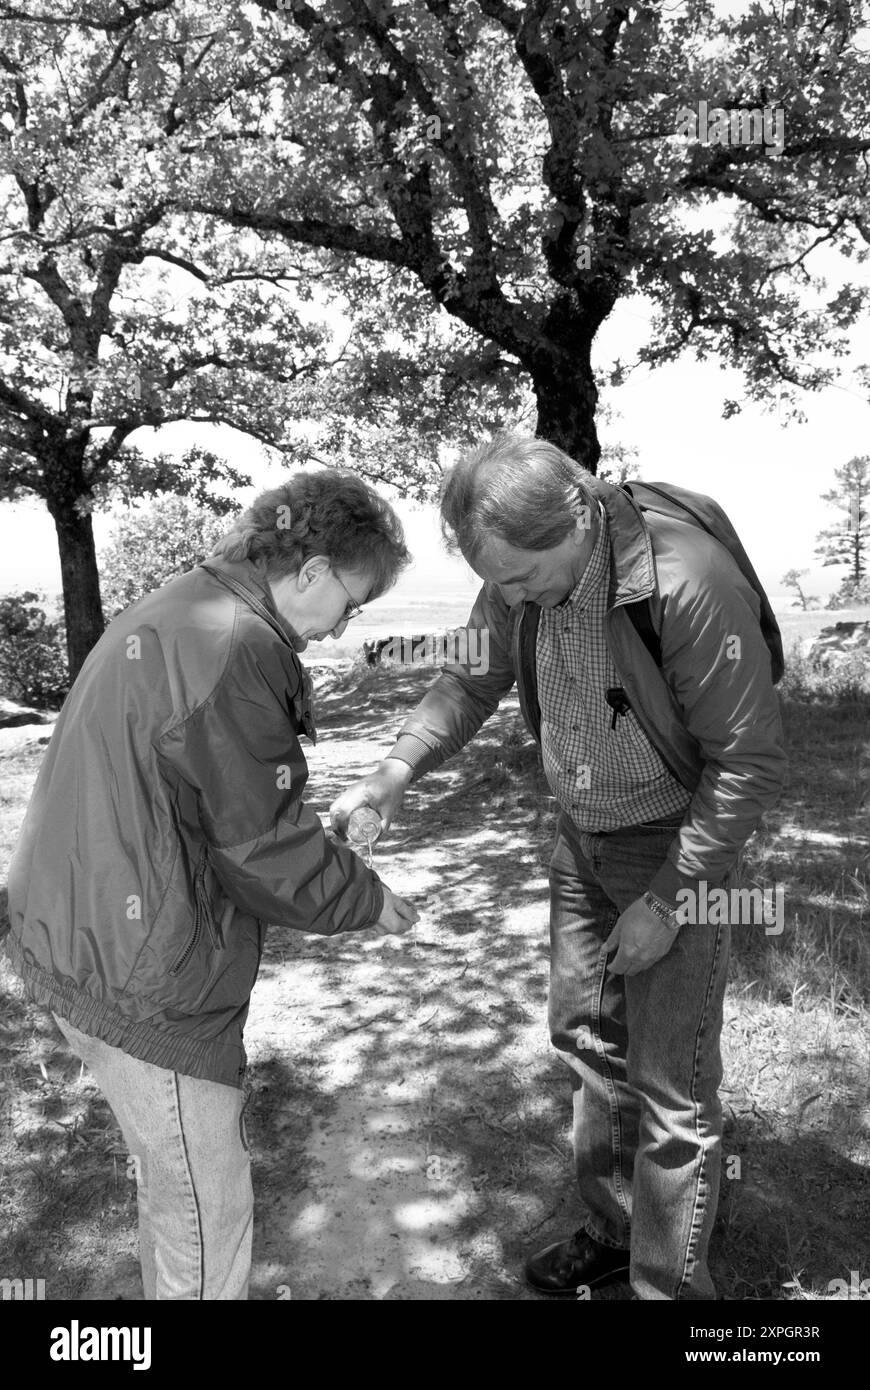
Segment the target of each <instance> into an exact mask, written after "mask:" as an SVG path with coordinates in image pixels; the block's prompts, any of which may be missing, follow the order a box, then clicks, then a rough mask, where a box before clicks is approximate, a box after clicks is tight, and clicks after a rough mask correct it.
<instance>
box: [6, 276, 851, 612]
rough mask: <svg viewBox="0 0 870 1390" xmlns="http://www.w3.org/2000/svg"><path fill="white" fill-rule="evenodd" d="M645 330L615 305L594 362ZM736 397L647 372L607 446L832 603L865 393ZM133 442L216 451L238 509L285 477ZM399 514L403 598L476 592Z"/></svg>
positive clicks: (720, 376) (19, 585) (625, 401)
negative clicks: (691, 498) (836, 533)
mask: <svg viewBox="0 0 870 1390" xmlns="http://www.w3.org/2000/svg"><path fill="white" fill-rule="evenodd" d="M646 319H647V312H646V306H645V305H644V304H643V302H642V301H634V300H633V301H629V302H626V303H622V304H620V305H619V306H618V307H617V308H616V310H615V311H614V313H613V315H612V316H611V319H610V320H609V321H608V323H607V324H606V325H605V327H604V329H603V331H602V334H601V335H600V341H599V344H598V349H599V351H598V358H599V362H600V363H604V362H605V361H607V360H609V359H610V358H612V357H614V356H616V355H617V354H618V355H619V356H620V357H622V358H623V359H625V358H627V357H630V356H632V354H633V351H634V350H635V348H636V345H637V341H638V339H639V337H642V336H643V333H644V331H645V328H646ZM861 360H863V361H865V362H866V361H868V360H870V328H866V327H865V330H864V333H863V343H861V344H858V352H857V354H856V358H855V361H856V363H857V362H860V361H861ZM741 396H742V391H741V381H740V377H739V374H738V373H736V372H733V371H726V370H723V369H721V368H719V367H718V366H717V365H716V364H715V363H713V362H706V363H697V362H693V361H686V362H681V363H676V364H673V365H670V366H668V367H664V368H659V369H657V370H656V371H654V372H652V371H649V370H647V369H643V370H642V371H638V372H637V373H636V374H635V375H634V376H632V377H630V378H629V380H628V382H627V383H626V385H625V386H623V387H621V388H620V389H619V390H618V391H615V392H613V393H612V396H611V400H612V403H613V405H614V407H615V408H616V410H617V411H618V412H619V417H618V418H616V419H615V420H614V422H613V424H612V425H611V426H610V427H609V428H610V430H611V431H612V434H613V437H614V439H618V440H619V441H621V442H622V443H623V444H629V445H633V446H634V447H635V448H636V449H637V450H638V455H637V472H638V474H639V476H640V477H642V478H646V479H647V480H649V481H656V480H660V481H666V482H672V483H678V484H681V485H682V486H684V487H689V488H694V489H695V490H696V491H698V492H706V493H708V494H710V495H711V496H713V497H715V498H716V499H717V501H719V502H720V503H721V504H722V506H723V507H724V508H725V510H726V511H727V512H728V514H729V516H730V517H731V519H732V521H733V522H734V524H735V526H736V527H737V530H738V532H739V534H740V536H741V539H742V540H743V542H744V545H745V546H746V549H747V551H748V552H749V555H750V558H751V559H752V561H753V564H754V565H755V567H756V569H757V570H758V573H759V576H760V578H761V580H762V582H763V583H764V584H765V586H766V587H767V589H768V592H769V593H770V595H771V597H775V596H777V595H779V594H780V593H781V592H782V586H781V584H780V582H779V581H780V579H781V576H782V575H783V574H784V573H785V572H786V570H788V569H791V568H797V569H804V568H807V567H808V568H809V569H810V571H811V573H810V575H809V577H808V580H807V585H808V588H807V592H810V593H815V594H819V595H821V596H824V595H827V594H829V593H830V592H832V590H833V589H835V588H836V587H837V585H838V583H839V581H840V579H841V578H842V576H843V574H844V572H845V571H844V570H842V569H840V568H833V567H828V568H823V567H822V566H821V565H819V563H818V562H817V561H816V560H815V559H814V556H813V546H814V542H815V538H816V535H817V533H818V531H819V530H821V528H822V527H823V526H828V525H831V524H832V523H833V521H834V520H835V514H834V512H833V510H832V509H831V508H829V507H826V506H824V505H822V504H821V503H820V502H819V495H820V493H822V492H825V491H827V490H828V489H829V488H830V487H831V486H832V485H833V482H834V476H833V475H834V469H835V468H837V467H840V466H842V464H844V463H845V462H846V461H847V460H848V459H850V458H852V457H853V456H854V455H856V454H867V453H870V402H868V400H867V397H866V391H865V393H864V394H862V393H861V390H860V388H859V387H858V385H857V384H856V383H855V382H854V381H853V380H851V379H850V377H849V375H848V370H847V374H846V377H845V379H844V384H843V386H842V387H840V388H831V389H829V390H827V391H824V392H822V393H820V394H819V395H809V396H807V398H806V414H807V417H808V418H807V423H806V424H803V425H798V424H794V423H789V424H787V425H783V424H781V423H780V421H779V420H778V418H777V414H776V412H774V413H773V414H765V413H763V412H762V411H761V410H760V409H759V408H757V407H755V406H747V407H746V408H745V409H744V411H743V413H742V414H740V415H737V416H734V417H732V418H731V419H729V420H723V419H722V402H723V400H724V399H725V398H727V397H733V398H736V399H738V400H739V399H740V398H741ZM133 438H134V441H135V442H137V443H139V444H140V447H142V448H143V449H144V450H146V451H147V452H149V453H150V452H151V451H152V450H153V449H156V448H157V447H160V448H164V449H166V450H167V451H170V450H174V449H176V448H177V449H178V451H179V452H180V451H181V450H182V449H184V448H185V447H187V446H188V445H189V444H190V443H192V442H194V441H195V440H199V441H200V442H201V443H205V444H208V445H209V447H212V448H215V449H218V450H219V451H220V452H221V453H223V454H224V456H225V457H227V458H228V459H229V460H230V461H231V462H232V463H234V464H235V465H236V466H237V467H239V468H240V469H242V470H244V471H245V472H247V473H249V474H250V475H251V477H253V479H254V483H255V488H254V489H253V490H252V491H251V492H250V493H249V494H243V495H241V496H240V499H239V500H240V501H241V502H242V503H247V501H248V500H249V499H250V497H251V496H253V495H254V492H255V491H259V490H261V489H262V488H264V487H267V486H270V485H272V484H273V483H274V482H275V481H276V480H277V479H279V478H280V477H281V473H280V471H279V472H276V471H275V469H274V466H271V465H270V464H269V462H268V460H267V459H266V457H265V455H264V453H263V451H262V450H261V449H260V448H259V446H258V445H256V444H255V443H252V442H250V441H248V440H246V439H245V438H244V437H242V436H240V435H238V434H234V433H233V432H232V431H229V430H212V429H211V428H207V427H203V426H190V425H188V426H174V427H171V428H170V429H167V430H165V431H163V432H162V434H161V436H160V437H159V444H158V436H157V435H156V434H155V432H154V431H151V430H148V431H141V432H140V434H139V437H138V438H136V437H135V436H134V437H133ZM398 510H399V512H400V514H401V516H402V519H403V521H404V522H405V524H406V529H407V532H408V540H409V544H410V546H411V549H412V551H413V553H414V556H415V565H414V568H413V569H412V570H409V571H408V572H407V573H406V574H405V575H404V576H403V578H402V580H401V581H400V583H401V586H402V590H403V591H407V592H408V593H409V594H411V593H414V594H419V593H425V592H427V591H428V592H433V593H434V592H435V591H442V592H443V591H444V590H445V589H451V590H452V589H461V588H465V587H467V589H468V592H469V593H470V594H471V593H473V592H474V590H475V581H474V578H473V576H471V575H470V573H469V571H468V570H467V569H466V567H465V566H464V565H463V564H462V562H461V561H456V560H451V559H449V558H448V557H446V556H445V554H444V552H443V550H442V549H441V543H440V537H439V533H438V524H437V515H436V513H435V509H434V508H424V509H421V508H419V507H416V506H412V505H411V504H407V503H398ZM95 524H96V530H97V542H98V545H99V543H100V541H101V540H102V539H104V538H105V536H106V534H107V531H108V529H109V526H110V522H109V521H108V519H107V518H106V517H102V516H98V517H96V518H95ZM24 588H35V589H37V590H40V591H42V592H45V593H47V594H48V595H49V596H53V595H55V594H57V593H58V592H59V591H60V569H59V565H58V560H57V546H56V541H55V536H54V527H53V524H52V522H51V519H50V518H49V516H48V514H47V513H46V511H45V509H44V508H43V507H42V506H41V504H39V503H38V502H37V501H36V500H32V501H28V502H21V503H16V504H10V503H5V504H2V505H0V593H5V592H8V591H10V590H14V589H24ZM395 597H397V598H398V597H399V594H398V591H397V592H396V594H395Z"/></svg>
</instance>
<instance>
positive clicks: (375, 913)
mask: <svg viewBox="0 0 870 1390" xmlns="http://www.w3.org/2000/svg"><path fill="white" fill-rule="evenodd" d="M372 898H373V900H374V902H373V907H372V918H371V921H369V922H366V923H365V925H366V927H374V926H376V925H377V923H378V922H379V921H380V919H381V913H382V912H383V910H384V885H383V884H382V883H381V880H380V879H379V878H378V876H377V874H374V873H373V874H372Z"/></svg>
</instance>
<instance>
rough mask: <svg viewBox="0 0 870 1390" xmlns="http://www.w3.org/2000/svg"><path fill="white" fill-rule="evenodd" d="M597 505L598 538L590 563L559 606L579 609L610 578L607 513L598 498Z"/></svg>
mask: <svg viewBox="0 0 870 1390" xmlns="http://www.w3.org/2000/svg"><path fill="white" fill-rule="evenodd" d="M595 505H596V507H597V508H598V523H599V524H598V539H597V540H596V542H595V546H594V548H593V551H592V555H591V557H590V559H589V563H588V564H587V566H586V568H585V569H584V571H583V573H582V574H581V576H580V578H579V579H578V580H577V583H576V584H575V585H574V588H573V589H572V590H571V592H570V594H569V595H568V597H567V598H566V599H563V600H562V603H561V604H559V605H558V607H559V608H563V607H566V606H567V605H568V604H571V606H572V607H573V608H578V609H579V608H582V607H584V606H585V605H586V604H587V603H588V602H589V599H590V598H591V597H592V595H593V594H594V593H595V592H596V591H597V589H598V588H599V587H600V586H601V585H602V584H604V583H606V582H607V580H608V578H609V575H610V541H609V537H608V533H607V514H606V513H605V511H604V508H603V507H602V505H601V503H600V502H598V501H597V500H596V503H595Z"/></svg>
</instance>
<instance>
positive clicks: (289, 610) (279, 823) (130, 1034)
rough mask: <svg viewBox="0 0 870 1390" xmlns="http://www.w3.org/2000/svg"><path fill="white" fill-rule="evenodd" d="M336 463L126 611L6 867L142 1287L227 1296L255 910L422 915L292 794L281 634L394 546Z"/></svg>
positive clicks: (27, 958)
mask: <svg viewBox="0 0 870 1390" xmlns="http://www.w3.org/2000/svg"><path fill="white" fill-rule="evenodd" d="M409 558H410V557H409V555H408V551H407V549H406V547H405V542H404V536H403V533H402V528H401V525H400V523H399V521H398V519H397V518H396V516H395V514H394V512H393V511H392V509H391V507H390V506H389V505H388V504H387V503H386V502H385V501H384V500H383V498H381V497H379V496H378V494H377V493H376V492H375V491H374V490H373V489H372V488H370V487H369V486H368V485H367V484H366V483H364V482H363V481H362V480H361V479H359V478H357V477H355V476H354V475H353V474H349V473H342V472H337V471H330V470H323V471H320V472H313V473H299V474H297V475H295V476H294V477H293V478H291V479H290V480H289V481H288V482H287V483H286V484H285V485H284V486H282V487H279V488H276V489H274V490H272V491H269V492H266V493H264V494H263V495H262V496H261V497H259V498H258V499H257V501H256V502H255V503H254V504H253V506H252V507H250V508H249V510H248V511H247V512H245V513H244V515H243V516H242V517H241V518H240V519H239V520H238V521H237V523H236V524H235V525H234V526H233V528H232V530H231V531H230V532H229V533H228V534H227V535H226V536H225V537H224V538H223V540H222V541H221V542H220V543H219V545H218V546H217V547H216V549H215V552H214V553H213V554H212V555H211V556H210V557H209V558H208V560H206V561H205V562H204V563H203V564H201V565H198V566H196V568H194V569H193V570H191V571H190V572H189V573H187V574H183V575H180V576H179V577H178V578H176V579H173V580H172V581H171V582H170V583H168V584H166V585H164V586H163V587H162V588H160V589H157V590H156V591H155V592H154V593H151V594H149V595H147V596H146V597H145V598H143V599H142V600H140V601H139V602H138V603H135V604H133V606H132V607H130V608H128V609H127V610H126V611H125V612H123V613H121V614H120V615H119V616H118V617H117V618H116V619H115V620H114V621H113V622H112V623H111V624H110V626H109V627H108V628H107V630H106V632H105V634H104V635H103V637H102V638H101V639H100V641H99V642H98V643H97V645H96V646H95V647H94V649H93V651H92V652H91V653H90V655H89V657H88V659H87V661H86V662H85V664H84V666H83V668H82V670H81V673H80V674H79V676H78V679H77V680H76V682H75V684H74V686H73V688H72V690H71V691H70V694H69V696H68V698H67V700H66V703H65V705H64V707H63V710H62V711H61V715H60V718H59V719H58V722H57V725H56V727H55V732H54V735H53V737H52V740H51V744H50V747H49V748H48V751H47V753H46V756H45V760H44V762H43V764H42V767H41V770H40V773H39V777H38V779H37V782H36V786H35V789H34V793H33V797H32V800H31V803H30V806H29V809H28V813H27V817H26V819H25V822H24V826H23V829H22V833H21V837H20V840H19V843H18V846H17V848H16V853H15V857H14V859H13V863H12V866H11V869H10V873H9V917H10V930H9V935H8V937H7V940H6V950H7V954H8V955H9V958H10V960H11V962H12V965H13V967H14V968H15V969H16V971H17V972H18V974H19V975H20V976H21V977H22V979H23V980H24V983H25V986H26V989H27V991H28V993H29V995H30V997H31V998H32V999H34V1000H35V1001H36V1002H38V1003H41V1004H44V1005H46V1006H47V1007H48V1008H50V1009H51V1010H52V1012H53V1013H54V1016H55V1019H56V1020H57V1023H58V1026H59V1027H60V1029H61V1031H62V1032H63V1034H64V1036H65V1037H66V1039H67V1041H68V1042H69V1044H70V1046H71V1047H72V1048H73V1049H74V1051H75V1052H76V1053H77V1054H78V1055H79V1056H80V1057H81V1058H82V1059H83V1060H84V1061H85V1062H86V1063H87V1065H88V1066H89V1067H90V1069H91V1071H92V1073H93V1075H94V1077H95V1079H96V1081H97V1082H98V1084H99V1085H100V1087H101V1088H102V1090H103V1092H104V1093H105V1095H106V1098H107V1100H108V1102H109V1104H110V1106H111V1107H112V1109H113V1111H114V1113H115V1116H116V1118H117V1120H118V1123H119V1125H120V1127H121V1130H122V1131H123V1134H124V1138H125V1142H126V1144H127V1146H128V1149H129V1153H130V1155H131V1158H132V1159H133V1160H134V1165H133V1167H134V1171H135V1173H136V1177H137V1183H138V1201H139V1234H140V1253H141V1263H142V1277H143V1284H144V1290H145V1297H146V1298H147V1299H244V1298H246V1297H247V1288H248V1277H249V1271H250V1262H251V1232H252V1224H253V1196H252V1189H251V1174H250V1161H249V1156H248V1148H247V1140H246V1137H245V1129H244V1121H243V1117H242V1110H243V1095H242V1082H243V1076H244V1071H245V1051H244V1046H243V1041H242V1033H243V1027H244V1023H245V1019H246V1017H247V1013H248V1004H249V1000H250V995H251V990H252V988H253V985H254V981H255V979H256V976H257V971H258V967H259V963H260V956H261V952H262V948H263V939H264V935H265V931H266V927H267V925H268V924H269V923H274V924H276V925H277V926H279V927H284V928H287V927H289V928H293V929H295V930H298V931H309V932H319V933H322V934H324V935H334V934H336V933H338V932H347V931H359V930H362V929H365V928H374V929H375V931H377V932H379V933H387V932H405V931H407V930H408V929H409V928H410V926H411V925H412V923H413V922H414V921H415V920H416V912H415V910H414V908H413V907H411V906H410V904H408V903H406V902H405V901H403V899H401V898H399V897H397V896H396V895H395V894H394V893H392V892H391V891H390V889H389V888H387V887H386V886H385V885H384V884H382V883H381V882H380V880H379V879H378V876H377V874H375V873H373V872H372V871H371V870H370V869H368V868H366V866H365V865H364V864H363V862H362V860H361V859H359V858H358V857H357V856H356V855H355V854H354V853H352V851H351V850H349V849H348V848H347V847H346V846H345V845H342V844H336V843H334V842H333V841H332V840H330V839H328V838H327V836H326V835H325V834H324V831H323V829H322V827H321V823H320V820H319V818H318V816H317V815H316V814H315V813H314V812H313V811H312V810H309V809H308V808H307V807H306V805H305V803H304V801H303V799H302V794H303V791H304V788H305V783H306V781H307V777H308V768H307V765H306V762H305V758H304V756H303V753H302V750H301V748H300V744H299V738H300V735H302V734H305V735H306V736H307V737H308V738H310V739H311V740H312V742H313V741H314V739H315V729H314V723H313V717H312V712H311V699H310V681H309V679H308V677H307V675H306V673H305V671H304V670H303V668H302V666H301V665H300V662H299V657H298V652H299V651H301V650H302V649H304V647H305V646H306V645H307V643H308V642H309V641H321V640H323V638H324V637H326V636H327V635H328V634H332V636H334V637H338V636H340V635H341V633H343V632H344V629H345V627H346V625H347V623H348V622H349V621H350V620H351V618H353V617H355V616H356V615H357V614H358V613H359V611H360V609H361V607H362V605H363V604H364V603H366V602H367V601H369V600H370V599H373V598H377V597H378V596H379V595H380V594H382V593H384V592H385V591H386V590H387V589H389V588H390V587H391V586H392V585H393V584H394V583H395V581H396V578H397V576H398V575H399V573H400V571H401V570H402V568H403V567H404V566H405V565H406V564H407V563H408V561H409Z"/></svg>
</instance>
